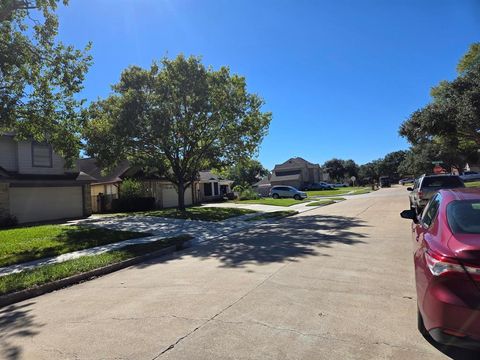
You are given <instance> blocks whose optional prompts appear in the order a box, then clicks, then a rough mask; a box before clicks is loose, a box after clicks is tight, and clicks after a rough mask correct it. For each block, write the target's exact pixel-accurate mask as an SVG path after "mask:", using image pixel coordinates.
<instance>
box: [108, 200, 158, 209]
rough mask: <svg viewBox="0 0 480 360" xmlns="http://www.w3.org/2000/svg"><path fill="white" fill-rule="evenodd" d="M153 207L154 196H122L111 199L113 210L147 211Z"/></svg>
mask: <svg viewBox="0 0 480 360" xmlns="http://www.w3.org/2000/svg"><path fill="white" fill-rule="evenodd" d="M154 209H155V198H154V197H122V198H120V199H113V201H112V210H113V211H114V212H123V211H125V212H128V211H148V210H154Z"/></svg>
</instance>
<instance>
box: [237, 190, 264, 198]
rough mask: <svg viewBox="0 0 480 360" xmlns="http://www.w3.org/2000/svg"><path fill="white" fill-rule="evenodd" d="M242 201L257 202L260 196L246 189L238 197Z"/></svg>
mask: <svg viewBox="0 0 480 360" xmlns="http://www.w3.org/2000/svg"><path fill="white" fill-rule="evenodd" d="M238 197H239V199H240V200H257V199H260V196H258V194H257V193H256V191H255V190H253V189H252V188H245V189H243V190H242V191H241V192H240V195H239V196H238Z"/></svg>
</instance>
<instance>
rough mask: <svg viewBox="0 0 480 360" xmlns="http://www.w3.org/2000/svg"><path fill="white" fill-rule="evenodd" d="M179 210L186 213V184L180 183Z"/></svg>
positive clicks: (178, 190) (178, 187) (178, 189)
mask: <svg viewBox="0 0 480 360" xmlns="http://www.w3.org/2000/svg"><path fill="white" fill-rule="evenodd" d="M177 192H178V210H180V211H185V183H184V182H183V181H180V182H179V183H178V185H177Z"/></svg>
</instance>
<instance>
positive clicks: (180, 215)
mask: <svg viewBox="0 0 480 360" xmlns="http://www.w3.org/2000/svg"><path fill="white" fill-rule="evenodd" d="M253 213H256V211H254V210H248V209H236V208H227V207H200V206H193V207H189V208H186V209H185V211H178V210H177V209H161V210H153V211H147V212H144V213H141V215H145V216H157V217H166V218H174V219H189V220H203V221H222V220H225V219H229V218H232V217H235V216H241V215H246V214H253ZM137 214H138V213H137Z"/></svg>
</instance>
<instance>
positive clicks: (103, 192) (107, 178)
mask: <svg viewBox="0 0 480 360" xmlns="http://www.w3.org/2000/svg"><path fill="white" fill-rule="evenodd" d="M78 167H79V168H80V169H81V170H82V171H83V172H85V173H86V174H88V175H90V176H91V177H92V178H94V179H95V180H94V181H93V182H92V186H91V199H92V200H91V201H92V205H93V206H92V208H93V212H105V211H108V210H111V206H112V200H114V199H117V198H119V197H120V196H121V191H122V190H121V183H122V181H123V180H125V179H135V180H138V181H139V182H140V183H141V184H142V186H143V192H144V196H148V197H153V198H155V206H156V208H158V209H162V208H172V207H177V206H178V193H177V189H176V187H175V185H174V184H173V183H172V182H170V181H168V180H167V179H165V178H164V177H162V176H161V175H157V174H147V173H145V172H144V171H143V170H142V169H140V168H139V167H135V166H132V165H131V164H130V163H129V162H128V161H122V162H121V163H120V164H119V165H118V166H116V167H115V168H114V169H113V170H111V171H109V172H107V173H105V171H104V169H103V168H102V167H101V166H100V165H99V164H98V162H97V160H96V159H94V158H87V159H79V160H78ZM194 188H195V184H194V186H193V187H192V186H190V187H189V188H187V189H186V190H185V205H186V206H189V205H192V204H194V203H197V202H198V200H197V198H196V197H195V193H194V190H193V189H194Z"/></svg>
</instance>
